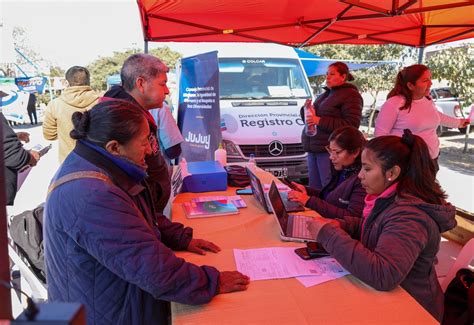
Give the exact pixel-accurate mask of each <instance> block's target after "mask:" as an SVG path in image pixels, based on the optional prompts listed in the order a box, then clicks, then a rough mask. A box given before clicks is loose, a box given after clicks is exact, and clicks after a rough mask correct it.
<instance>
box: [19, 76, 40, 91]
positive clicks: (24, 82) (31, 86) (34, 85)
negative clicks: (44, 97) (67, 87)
mask: <svg viewBox="0 0 474 325" xmlns="http://www.w3.org/2000/svg"><path fill="white" fill-rule="evenodd" d="M47 81H48V78H46V77H21V78H15V84H16V85H17V87H18V89H20V90H23V91H28V92H30V93H40V94H42V93H43V90H44V86H45V85H46V82H47Z"/></svg>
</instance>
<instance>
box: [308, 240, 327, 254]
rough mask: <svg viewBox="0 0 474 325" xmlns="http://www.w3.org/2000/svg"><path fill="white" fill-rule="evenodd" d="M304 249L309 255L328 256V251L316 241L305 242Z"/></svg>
mask: <svg viewBox="0 0 474 325" xmlns="http://www.w3.org/2000/svg"><path fill="white" fill-rule="evenodd" d="M306 249H307V251H308V254H309V255H310V256H315V257H323V256H329V253H328V252H327V251H326V250H325V249H324V247H323V246H321V244H318V243H316V242H310V243H306Z"/></svg>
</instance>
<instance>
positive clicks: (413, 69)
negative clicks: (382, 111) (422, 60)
mask: <svg viewBox="0 0 474 325" xmlns="http://www.w3.org/2000/svg"><path fill="white" fill-rule="evenodd" d="M426 70H429V69H428V67H427V66H426V65H424V64H414V65H411V66H409V67H406V68H403V69H402V70H400V72H398V74H397V79H396V81H395V86H394V87H393V89H392V90H390V92H389V93H388V95H387V99H389V98H390V97H393V96H398V95H400V96H403V97H404V98H405V104H403V106H402V107H400V110H401V111H403V110H405V109H408V111H410V108H411V102H412V101H413V98H412V92H411V90H410V89H409V88H408V83H411V84H413V85H414V84H415V83H416V81H417V80H418V79H420V77H421V76H422V75H423V73H425V71H426Z"/></svg>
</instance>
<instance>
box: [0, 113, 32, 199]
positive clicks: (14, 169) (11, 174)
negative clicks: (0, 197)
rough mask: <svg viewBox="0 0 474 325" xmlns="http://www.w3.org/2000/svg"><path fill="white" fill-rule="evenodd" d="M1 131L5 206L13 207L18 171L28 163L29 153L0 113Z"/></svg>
mask: <svg viewBox="0 0 474 325" xmlns="http://www.w3.org/2000/svg"><path fill="white" fill-rule="evenodd" d="M0 118H1V119H2V129H3V155H4V164H5V168H4V170H5V193H6V199H7V205H13V201H14V200H15V196H16V191H17V188H16V185H17V178H18V171H19V170H20V169H22V168H23V167H25V166H27V165H28V163H29V162H30V153H29V152H28V151H27V150H25V149H23V145H22V144H21V142H20V139H18V136H17V135H16V133H15V131H13V129H12V128H11V127H10V125H9V124H8V121H7V119H6V118H5V116H3V114H2V113H0Z"/></svg>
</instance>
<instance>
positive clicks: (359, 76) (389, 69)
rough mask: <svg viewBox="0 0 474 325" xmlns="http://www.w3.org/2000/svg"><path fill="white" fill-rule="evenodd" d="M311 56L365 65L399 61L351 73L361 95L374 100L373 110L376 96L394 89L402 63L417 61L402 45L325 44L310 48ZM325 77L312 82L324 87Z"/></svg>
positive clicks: (413, 54) (409, 49) (308, 49)
mask: <svg viewBox="0 0 474 325" xmlns="http://www.w3.org/2000/svg"><path fill="white" fill-rule="evenodd" d="M305 50H307V51H308V52H312V53H314V54H316V55H320V56H322V57H325V58H330V59H341V60H365V61H396V62H397V63H396V64H384V65H380V66H377V67H372V68H369V69H362V70H357V71H354V72H352V74H353V75H354V77H355V81H354V84H355V85H356V86H357V87H358V88H359V89H360V91H361V92H368V93H369V94H370V95H371V96H372V97H373V100H374V101H373V103H372V106H373V105H375V101H376V98H377V94H378V93H379V92H380V91H384V90H390V89H391V88H392V87H393V85H394V80H395V76H396V74H397V73H398V71H399V69H400V67H401V65H402V62H403V61H404V60H406V59H409V58H412V59H413V58H414V56H415V52H414V50H413V49H412V48H408V47H405V46H401V45H394V44H387V45H340V44H337V45H332V44H323V45H316V46H312V47H309V48H307V49H305ZM324 79H325V77H324V76H318V77H315V78H313V80H312V82H313V83H315V84H316V85H319V86H320V85H321V84H322V83H323V82H324Z"/></svg>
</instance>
